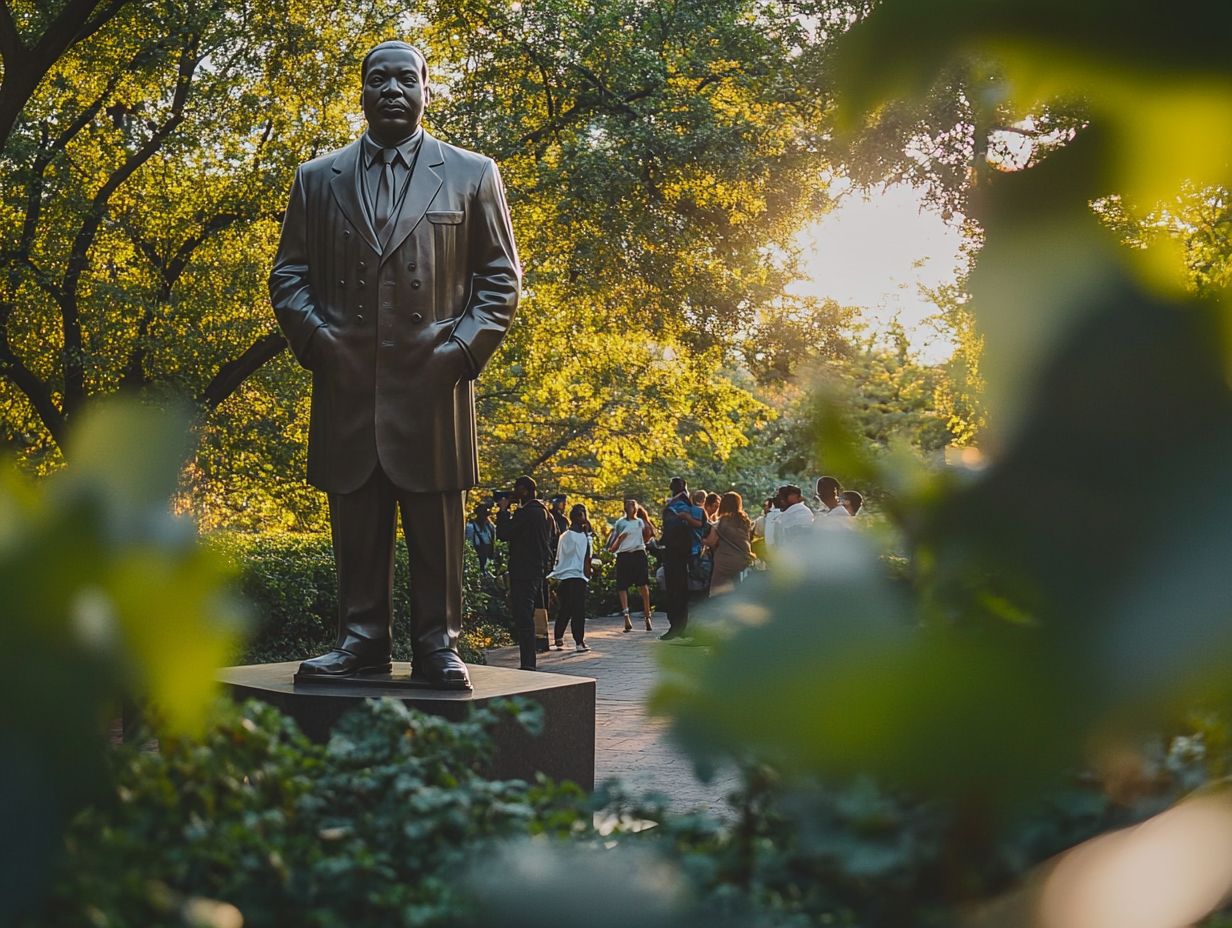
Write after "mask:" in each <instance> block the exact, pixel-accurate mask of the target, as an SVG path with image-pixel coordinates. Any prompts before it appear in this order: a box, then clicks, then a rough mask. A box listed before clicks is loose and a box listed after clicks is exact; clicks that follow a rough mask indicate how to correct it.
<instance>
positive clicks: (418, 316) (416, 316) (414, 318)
mask: <svg viewBox="0 0 1232 928" xmlns="http://www.w3.org/2000/svg"><path fill="white" fill-rule="evenodd" d="M411 322H423V313H411Z"/></svg>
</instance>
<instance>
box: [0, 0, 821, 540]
mask: <svg viewBox="0 0 1232 928" xmlns="http://www.w3.org/2000/svg"><path fill="white" fill-rule="evenodd" d="M63 8H64V9H67V6H65V7H63ZM801 11H804V12H807V9H806V7H804V6H799V5H798V4H793V3H788V2H784V3H776V4H755V3H752V2H750V0H723V2H721V3H718V4H714V3H682V4H674V5H672V6H671V7H670V8H669V7H658V6H648V5H645V4H641V3H636V2H633V0H605V2H603V3H596V4H593V5H590V6H587V7H576V6H575V5H573V4H566V3H559V2H550V0H542V2H540V0H536V2H527V3H523V4H520V5H510V4H508V3H504V2H500V3H497V2H489V0H469V2H466V3H461V4H443V3H441V4H438V3H425V4H424V6H423V7H422V8H420V9H418V10H417V11H416V15H415V17H412V16H411V15H410V14H409V13H408V12H407V11H406V10H405V9H404V8H402V7H401V5H400V4H395V3H393V2H381V3H377V4H368V3H362V4H361V3H358V2H357V0H330V2H327V3H324V4H317V3H313V4H310V3H306V2H301V0H286V2H282V3H279V4H275V5H266V4H257V3H253V2H250V0H158V2H156V3H152V4H144V5H141V6H140V7H138V6H134V5H127V6H117V7H116V9H115V10H114V11H113V12H112V14H111V19H110V20H109V21H107V22H105V23H104V22H101V21H100V22H99V23H98V24H97V27H96V28H94V29H93V30H92V31H89V32H88V34H83V35H82V37H81V41H80V42H79V43H78V44H77V45H75V46H71V47H69V48H68V49H67V50H64V51H63V52H62V53H61V54H60V55H59V57H58V58H56V59H55V60H54V61H52V62H50V63H49V64H48V67H47V71H46V76H45V77H44V78H43V79H42V80H41V81H39V82H36V85H35V86H34V89H33V91H32V93H31V95H30V96H29V98H28V100H26V101H25V104H24V107H23V108H22V110H21V113H20V118H19V120H18V122H17V123H16V125H15V130H14V134H13V135H12V136H11V138H10V140H9V142H8V143H6V144H5V146H4V148H3V150H2V152H0V157H3V158H4V161H5V164H6V167H7V169H8V170H9V172H10V175H11V177H12V178H13V183H11V184H9V185H7V186H6V188H5V194H4V198H3V201H2V202H3V209H2V211H0V241H2V242H3V245H4V249H3V251H2V252H0V256H2V257H3V260H4V265H5V266H4V268H3V270H4V275H3V277H0V362H2V364H3V367H2V368H0V372H2V373H3V377H2V378H0V413H2V414H3V437H4V440H5V442H6V443H7V444H8V445H9V446H10V447H12V448H13V449H14V450H16V451H17V452H18V453H19V454H20V455H21V456H22V457H23V459H25V460H26V461H27V462H28V463H29V464H30V465H31V466H33V467H35V468H41V469H47V468H51V467H55V466H57V465H58V463H59V462H60V461H61V460H62V449H61V447H60V439H61V438H62V436H63V434H64V432H65V429H66V426H67V423H68V422H70V421H71V419H72V418H73V416H74V415H75V414H76V413H77V411H78V410H79V409H80V408H81V406H82V405H83V404H84V403H85V402H86V400H87V399H89V398H90V397H94V396H100V395H106V394H109V393H112V392H115V391H117V390H128V391H140V392H143V393H146V394H148V395H152V396H155V397H161V396H165V395H167V394H173V393H174V394H180V395H187V396H189V397H191V398H193V399H194V400H195V401H196V403H197V406H198V408H199V409H200V411H201V415H200V423H199V437H200V440H201V452H200V454H199V455H198V456H197V458H196V460H195V462H194V464H193V466H192V467H191V469H190V471H189V473H188V479H187V483H186V487H187V490H188V492H187V496H186V501H187V504H189V505H193V506H197V507H199V509H200V511H201V512H202V514H203V515H204V516H205V518H206V520H207V522H211V523H220V522H233V523H237V524H241V525H257V524H268V522H269V521H271V520H272V521H274V522H275V523H277V524H283V525H287V526H292V527H305V526H313V525H319V524H320V523H321V517H322V513H321V502H320V501H319V500H318V499H317V498H316V496H315V495H313V494H311V493H310V492H308V491H305V490H304V488H303V486H302V484H301V483H300V481H299V479H298V475H299V474H300V473H302V454H303V439H304V431H305V421H306V409H307V394H308V381H307V378H306V376H305V374H304V373H303V372H302V371H300V370H298V369H297V367H296V366H295V365H294V363H293V362H292V361H291V360H290V359H289V358H288V357H287V356H286V355H285V354H280V352H281V348H282V341H281V338H280V336H279V335H278V333H277V332H276V330H275V329H274V326H273V322H272V318H271V314H270V313H269V312H268V310H267V305H266V304H267V299H266V296H265V288H264V278H265V274H266V270H267V268H268V265H269V262H270V260H271V257H272V251H273V248H274V244H275V240H276V237H277V224H278V221H279V210H280V207H281V204H282V202H283V199H284V197H285V195H286V190H287V188H288V186H289V181H290V176H291V172H292V170H293V168H294V165H295V164H296V163H297V162H298V161H300V160H302V159H304V158H306V157H309V156H311V155H312V154H315V153H320V152H323V151H326V150H329V149H331V148H334V147H337V146H339V145H341V144H343V143H344V142H346V141H347V140H349V139H350V138H352V137H353V135H354V132H355V129H356V124H355V111H356V109H357V107H356V105H355V103H354V100H355V97H356V93H357V85H358V75H357V73H355V72H356V68H355V62H357V61H358V59H359V57H360V55H361V53H362V51H363V50H364V49H366V48H367V47H369V46H370V45H371V44H373V43H374V42H375V41H377V40H378V39H380V38H384V37H386V36H388V35H389V34H391V33H403V34H405V33H408V32H409V33H411V34H413V36H414V37H415V38H416V40H417V41H419V42H420V43H421V44H422V45H424V47H425V48H427V50H428V54H429V58H430V60H431V62H432V67H433V73H434V80H435V81H436V83H437V87H438V95H437V99H436V100H435V101H434V104H433V106H432V107H431V109H430V110H429V114H428V119H429V123H430V126H431V128H432V129H433V131H435V132H438V133H439V134H441V135H442V136H444V137H445V138H446V139H448V140H449V141H451V142H455V143H458V144H462V145H465V146H468V147H474V148H476V149H479V150H482V151H485V152H489V153H491V154H493V155H494V156H496V157H497V158H498V160H500V161H501V164H502V172H503V174H504V177H505V179H506V182H507V184H508V186H509V193H510V200H511V203H512V205H513V210H514V220H515V226H516V231H517V236H518V240H519V244H520V246H521V251H522V254H523V256H524V259H525V264H526V268H525V270H526V299H525V303H524V305H523V310H522V313H521V316H520V319H519V321H518V322H517V323H516V324H515V328H514V331H513V332H512V333H511V335H510V337H509V339H508V340H507V344H506V347H505V349H504V351H503V352H502V354H501V356H500V357H499V358H498V359H497V361H496V362H495V363H494V364H493V365H492V366H491V368H490V370H489V371H488V372H487V374H486V375H485V380H484V384H483V388H482V392H481V397H480V403H481V406H482V413H483V418H482V422H483V426H482V427H483V428H484V430H485V435H484V436H483V441H482V442H481V446H482V447H483V448H484V449H485V450H484V454H485V460H484V462H483V463H484V469H485V472H486V473H487V474H488V475H489V477H490V479H492V480H493V481H494V482H503V481H505V480H507V479H509V478H511V477H512V476H514V475H515V474H516V473H518V472H520V471H522V470H526V469H531V468H534V469H537V470H539V471H540V472H542V473H544V474H546V475H547V476H548V477H549V479H550V480H555V481H557V482H560V483H565V484H570V483H574V482H576V483H577V484H578V486H579V488H582V487H581V484H583V483H587V482H588V481H587V480H586V479H584V478H583V476H582V475H583V474H584V473H586V472H588V471H589V470H590V469H592V468H593V467H595V466H599V467H601V468H603V470H604V472H605V473H610V477H607V478H604V479H606V480H607V483H606V484H604V485H602V486H600V485H595V486H589V485H588V486H586V487H585V489H587V490H589V491H593V492H606V491H608V490H610V489H611V487H612V486H614V485H615V484H616V483H618V482H620V481H622V480H623V479H625V478H626V477H627V475H628V474H629V473H631V472H632V471H633V470H634V469H636V468H638V467H642V466H644V464H645V463H646V462H647V461H648V460H652V459H655V458H657V457H661V456H663V455H669V454H679V453H680V452H681V451H683V450H684V449H686V448H687V449H688V450H689V453H698V454H707V455H715V456H717V457H720V458H722V457H725V456H726V455H728V454H729V453H730V452H731V451H732V450H733V449H734V448H736V447H738V446H739V445H741V444H742V443H743V442H745V441H746V440H747V437H746V436H745V432H744V429H743V427H742V422H743V421H744V420H745V419H746V418H747V417H748V416H749V415H756V412H755V410H756V409H757V403H756V402H755V401H753V400H752V399H751V398H750V396H749V394H748V391H747V390H744V389H743V388H741V387H740V386H739V385H737V384H735V383H734V382H733V381H731V380H730V379H726V378H725V377H724V376H723V372H724V371H726V370H729V369H731V366H732V365H731V362H732V360H733V358H734V357H735V356H736V354H738V353H740V352H746V351H747V349H748V346H749V345H750V344H754V343H756V342H757V341H758V340H759V339H760V338H761V337H762V336H764V335H766V334H767V332H768V331H769V329H768V327H767V320H779V319H782V318H786V317H788V316H794V317H796V318H802V317H806V316H812V317H815V318H817V319H820V320H821V322H820V323H819V324H816V325H814V326H813V329H814V331H815V330H817V329H827V330H828V331H827V334H826V335H825V336H824V337H825V339H826V340H828V341H830V342H834V341H836V340H837V334H836V326H835V325H831V324H830V323H833V322H837V317H834V316H832V315H829V310H828V308H827V307H824V306H822V307H818V306H814V305H812V304H810V303H808V301H803V300H792V299H790V298H788V297H785V296H784V293H783V289H784V285H785V283H786V282H787V281H789V280H790V279H791V278H792V277H793V275H794V274H795V266H794V261H793V258H792V256H791V254H790V251H789V249H788V247H787V246H788V243H789V241H790V239H791V236H792V235H793V234H794V232H795V230H796V229H797V228H798V227H799V225H800V224H801V223H802V222H803V221H804V220H805V218H807V217H808V216H810V215H813V214H815V213H816V211H818V210H819V209H821V208H823V205H824V184H823V182H822V180H821V176H820V173H819V168H820V167H821V165H822V155H821V153H820V144H819V139H820V137H821V132H822V128H821V126H822V122H821V116H822V113H823V110H824V107H825V99H824V96H818V94H817V93H816V92H815V91H814V90H813V89H811V88H810V87H809V86H808V84H807V79H808V78H809V76H810V74H809V72H808V71H807V70H806V69H805V67H804V65H805V62H806V58H807V56H806V55H805V54H804V52H805V51H807V50H808V49H809V48H810V47H811V45H812V44H814V43H815V41H816V37H815V36H813V35H812V34H811V33H810V32H809V31H808V30H807V29H806V28H805V26H804V25H803V24H802V22H801V21H800V18H799V16H798V15H796V14H797V13H799V12H801ZM423 23H427V24H428V25H422V24H423ZM19 26H20V28H22V29H26V30H34V29H35V26H36V24H35V23H34V22H33V20H31V21H29V22H28V21H26V19H20V18H19ZM33 34H34V32H33V31H31V32H30V35H33ZM3 50H4V49H3V48H0V51H3ZM18 60H19V59H17V58H14V59H12V60H11V61H10V60H9V59H8V58H7V57H6V63H5V66H6V73H8V72H9V71H11V70H12V69H13V67H14V64H13V62H16V61H18ZM808 60H810V61H811V59H808ZM776 243H777V244H778V245H780V246H782V247H780V248H777V249H776V248H772V247H770V246H772V245H775V244H776ZM271 361H272V363H270V362H271ZM642 390H645V391H646V394H645V397H649V398H650V399H651V400H653V402H646V401H645V397H643V395H642V394H641V392H640V391H642ZM589 482H590V483H593V481H589Z"/></svg>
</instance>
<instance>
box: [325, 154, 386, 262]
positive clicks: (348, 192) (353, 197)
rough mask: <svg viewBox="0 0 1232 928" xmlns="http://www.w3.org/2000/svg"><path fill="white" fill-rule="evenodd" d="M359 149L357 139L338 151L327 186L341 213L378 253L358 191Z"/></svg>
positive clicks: (374, 234) (373, 233)
mask: <svg viewBox="0 0 1232 928" xmlns="http://www.w3.org/2000/svg"><path fill="white" fill-rule="evenodd" d="M361 151H362V146H361V142H360V141H359V140H358V139H357V140H355V141H354V142H352V143H351V144H350V145H348V146H347V147H346V148H344V149H342V151H340V152H339V153H338V157H336V158H335V159H334V163H333V165H332V166H331V167H332V169H333V172H334V176H333V177H332V178H331V179H330V182H329V186H330V189H331V190H332V191H333V192H334V199H335V200H336V201H337V202H338V208H339V209H340V210H342V212H343V215H345V216H346V217H347V219H349V220H350V221H351V225H353V226H355V228H356V229H358V230H359V234H360V235H362V236H363V238H364V241H365V242H367V243H368V246H369V247H370V248H371V249H372V250H373V251H375V252H376V253H377V254H380V252H381V247H380V246H379V245H378V244H377V238H376V232H375V231H373V228H372V224H371V223H370V222H369V221H368V211H367V210H366V209H364V201H363V197H362V196H361V194H360V192H359V163H360V152H361Z"/></svg>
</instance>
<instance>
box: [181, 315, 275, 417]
mask: <svg viewBox="0 0 1232 928" xmlns="http://www.w3.org/2000/svg"><path fill="white" fill-rule="evenodd" d="M286 347H287V340H286V339H285V338H283V337H282V333H281V332H271V333H270V334H268V335H266V336H265V337H263V338H261V339H260V340H259V341H256V342H254V343H253V344H252V345H250V346H249V347H248V349H247V350H246V351H245V352H244V353H243V354H242V355H240V356H239V357H238V358H236V359H235V360H234V361H228V362H227V363H226V364H224V365H223V366H222V367H220V368H219V369H218V373H217V374H215V375H214V379H213V380H211V381H210V382H209V384H208V385H207V386H206V388H205V389H204V390H202V391H201V395H200V396H198V397H197V402H198V403H199V404H200V405H201V406H202V407H203V408H204V409H205V410H207V411H209V412H213V411H214V410H215V409H217V408H218V407H219V405H221V404H222V402H223V400H225V399H226V398H227V397H229V396H230V395H231V394H232V393H234V392H235V391H236V390H238V389H239V386H240V384H242V383H243V382H244V381H245V380H247V379H248V378H249V377H250V376H252V374H254V373H256V371H257V370H258V369H259V368H260V367H261V365H263V364H264V363H265V362H266V361H268V360H270V359H271V358H273V357H275V356H277V355H278V353H279V352H280V351H282V350H283V349H284V348H286Z"/></svg>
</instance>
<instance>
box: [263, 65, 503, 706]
mask: <svg viewBox="0 0 1232 928" xmlns="http://www.w3.org/2000/svg"><path fill="white" fill-rule="evenodd" d="M361 73H362V75H363V108H364V116H365V118H366V119H367V122H368V131H367V132H366V133H364V135H363V136H362V137H361V138H360V139H358V140H357V141H355V142H352V143H351V144H350V145H347V146H346V147H345V148H342V149H340V150H338V151H335V152H331V153H329V154H327V155H323V156H321V157H319V158H316V159H315V160H312V161H309V162H307V163H306V164H302V165H300V167H299V170H298V172H297V173H296V175H295V183H294V186H293V187H292V189H291V199H290V203H289V204H288V206H287V211H286V218H285V219H284V221H283V227H282V240H281V243H280V244H279V247H278V256H277V258H276V260H275V263H274V269H273V272H272V273H271V274H270V297H271V300H272V301H273V304H274V313H275V315H276V316H277V318H278V324H279V325H280V326H281V327H282V331H283V333H284V334H285V335H286V337H287V341H288V342H289V343H290V346H291V351H292V352H293V353H294V355H295V357H296V358H297V359H298V360H299V362H300V363H301V364H302V365H303V366H304V367H306V368H308V369H309V370H310V371H312V418H311V423H310V431H309V439H308V481H309V482H310V483H312V484H313V485H314V486H316V487H319V488H320V489H322V490H324V491H325V492H326V493H327V494H328V497H329V515H330V528H331V531H332V534H333V543H334V556H335V560H336V562H337V566H338V594H339V629H338V640H337V645H336V647H335V648H334V650H332V651H330V652H329V653H328V654H324V655H321V656H320V657H314V658H312V659H311V660H307V661H304V662H303V664H301V666H300V670H299V674H297V679H300V680H302V679H304V678H311V677H347V676H353V675H356V674H364V673H381V672H385V671H388V670H389V669H390V667H391V664H390V648H391V613H392V589H393V553H394V535H395V529H396V521H397V515H398V513H399V511H400V512H401V516H402V525H403V531H404V533H405V535H406V540H407V546H408V548H409V550H410V594H411V626H412V629H413V635H414V639H413V641H412V648H413V656H414V664H413V672H412V679H417V680H420V681H422V682H424V683H427V684H431V685H435V686H443V687H452V688H469V687H470V678H469V676H468V674H467V671H466V665H465V664H463V663H462V660H461V658H459V657H458V653H457V642H458V633H459V630H460V628H461V621H462V545H463V504H464V496H465V493H466V491H467V490H468V489H470V488H471V487H473V486H475V485H476V484H477V483H478V467H477V454H476V439H475V399H474V392H473V387H472V382H473V381H474V379H475V377H477V376H478V374H479V372H480V371H481V370H482V369H483V367H484V365H485V364H486V363H487V362H488V359H489V358H491V357H492V355H493V353H494V352H495V351H496V348H497V346H498V345H499V344H500V342H501V339H502V338H503V337H504V335H505V333H506V332H507V331H508V329H509V325H510V323H511V322H512V321H513V314H514V310H515V309H516V307H517V304H518V297H519V293H520V287H521V284H520V270H519V266H518V257H517V251H516V249H515V247H514V243H513V231H512V228H511V226H510V222H509V208H508V206H507V205H506V202H505V194H504V189H503V187H502V185H501V180H500V175H499V173H498V172H497V169H496V165H495V163H493V161H492V160H491V159H490V158H486V157H483V156H482V155H477V154H475V153H473V152H469V151H466V150H464V149H461V148H456V147H454V146H453V145H447V144H445V143H444V142H441V141H439V140H438V139H436V138H433V137H432V136H431V135H429V134H428V133H427V132H426V131H424V129H423V127H422V126H421V125H420V121H421V119H422V117H423V112H424V107H425V106H426V105H427V104H428V101H429V97H430V94H429V89H428V65H427V62H426V61H425V59H424V56H423V54H422V53H420V52H419V51H418V50H417V49H416V48H414V47H413V46H411V45H408V44H406V43H405V42H383V43H382V44H380V45H378V46H377V47H376V48H374V49H372V51H371V52H369V53H368V55H367V57H365V58H364V61H363V65H362V68H361Z"/></svg>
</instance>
